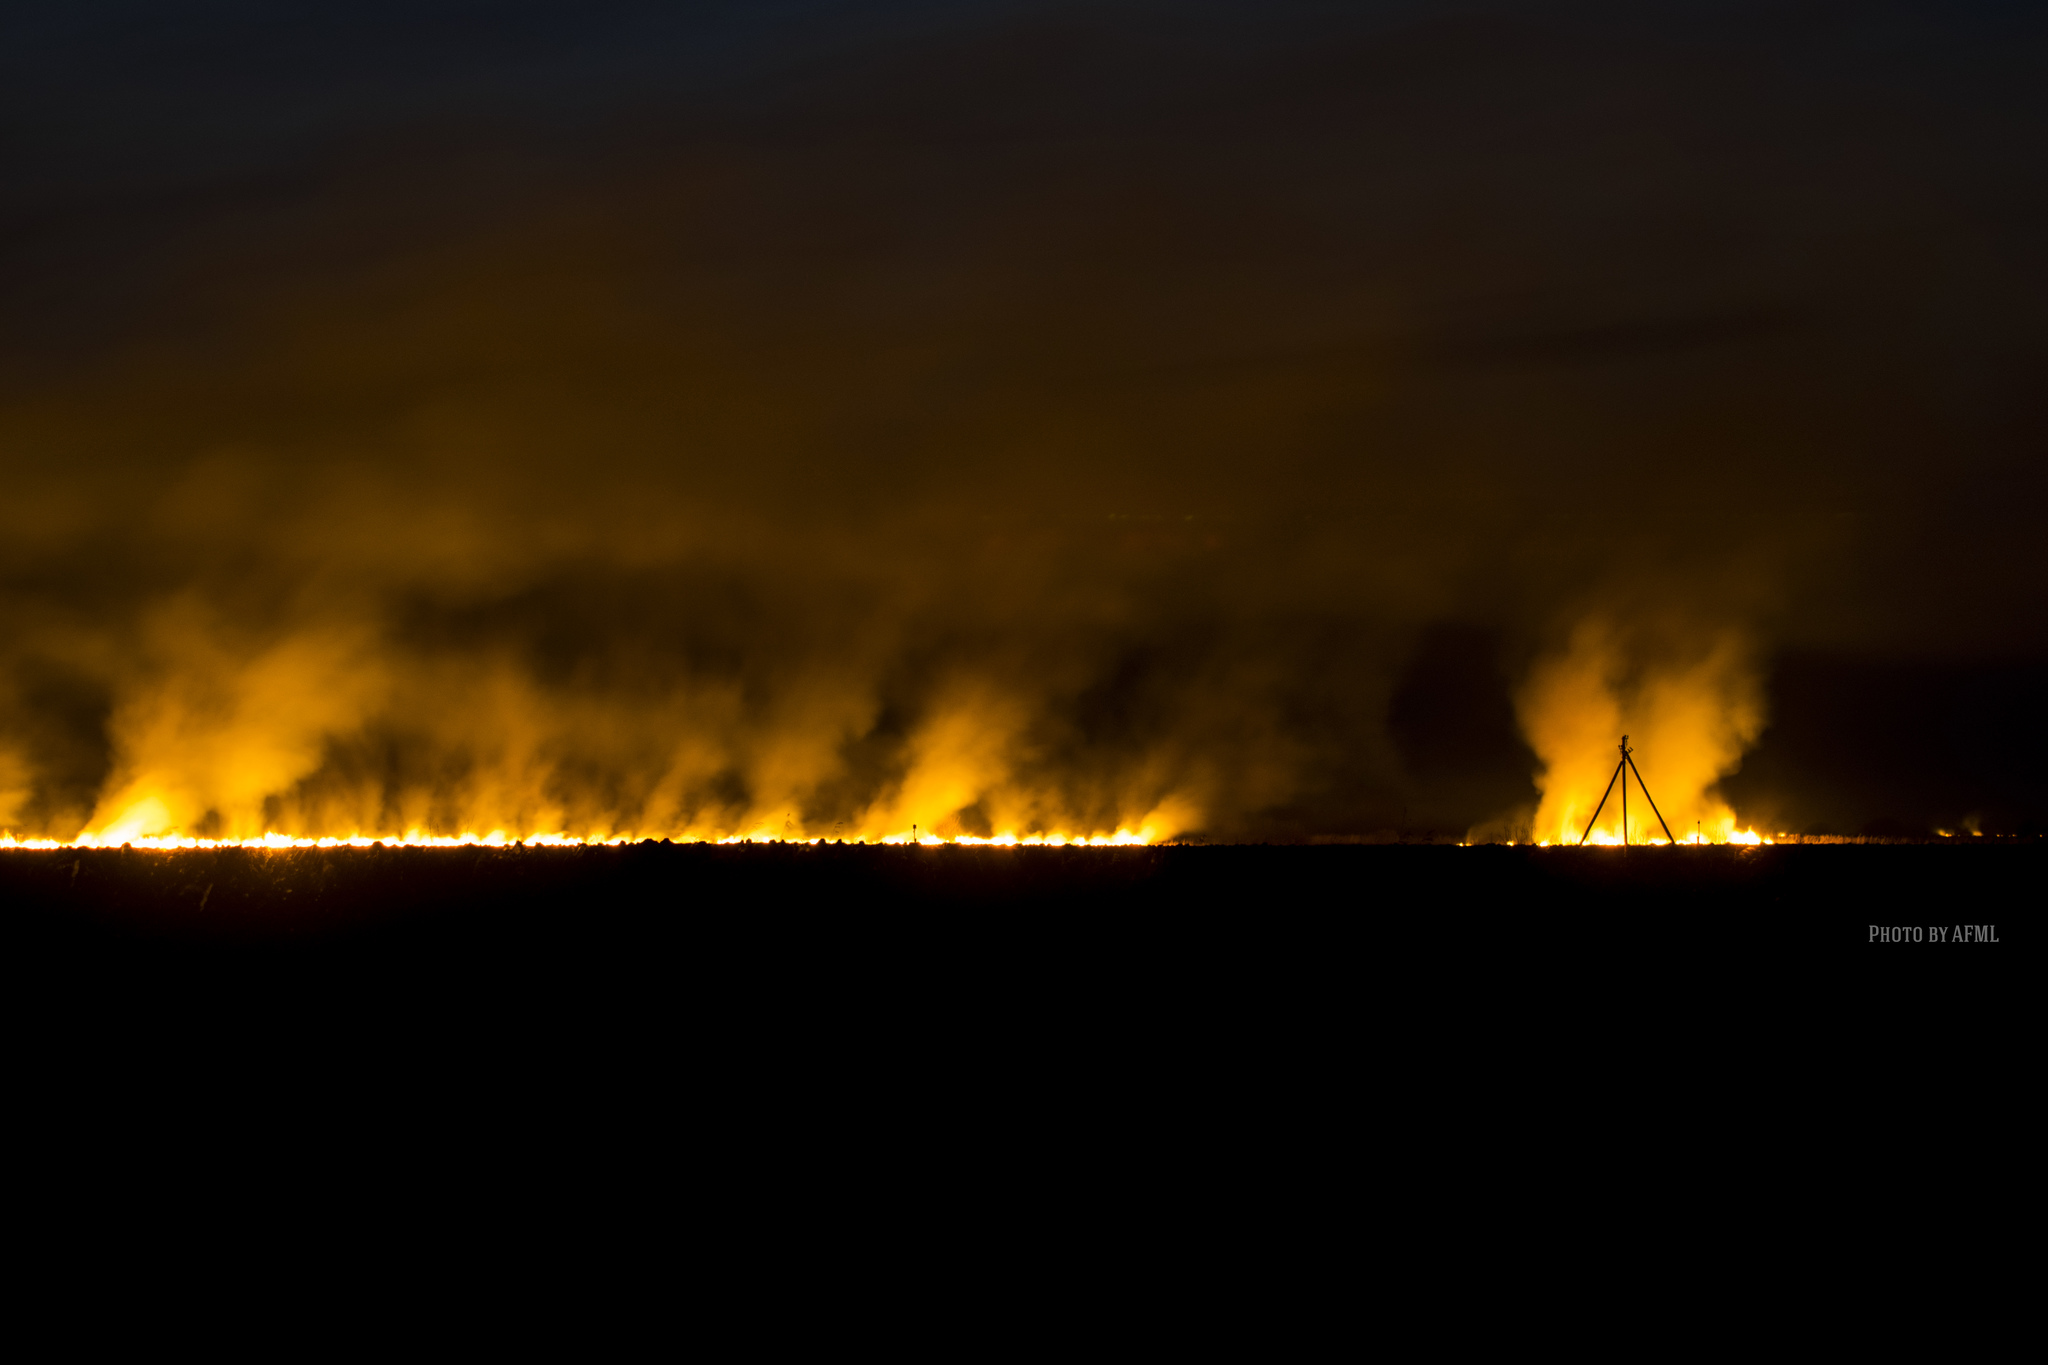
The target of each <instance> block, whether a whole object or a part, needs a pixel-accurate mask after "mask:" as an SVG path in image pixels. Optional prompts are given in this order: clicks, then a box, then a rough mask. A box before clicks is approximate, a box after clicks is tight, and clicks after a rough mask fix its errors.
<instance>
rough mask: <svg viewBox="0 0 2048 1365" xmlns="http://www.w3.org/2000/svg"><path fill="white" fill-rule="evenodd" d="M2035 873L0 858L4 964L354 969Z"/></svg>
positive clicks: (1671, 856) (1080, 950)
mask: <svg viewBox="0 0 2048 1365" xmlns="http://www.w3.org/2000/svg"><path fill="white" fill-rule="evenodd" d="M2044 871H2048V845H2044V844H2043V843H2042V842H2041V841H2037V840H2036V841H2027V842H2023V843H2014V842H1997V843H1990V844H1982V845H1974V844H1973V845H1965V846H1961V847H1956V846H1945V845H1899V846H1877V845H1865V846H1853V845H1839V846H1818V847H1813V846H1798V847H1774V848H1752V849H1740V848H1725V847H1724V848H1705V849H1690V848H1679V849H1656V848H1646V849H1633V850H1629V851H1627V852H1622V851H1619V850H1614V849H1583V850H1580V849H1534V848H1508V847H1476V848H1459V847H1452V846H1444V845H1433V846H1323V847H1299V846H1256V847H1251V846H1235V847H1232V846H1214V847H1167V848H1138V849H1028V848H1017V849H986V848H983V849H975V848H954V847H941V848H887V847H854V846H805V845H774V844H767V845H744V846H725V847H718V846H707V845H669V844H655V843H644V844H639V845H630V846H620V847H612V848H569V849H550V848H534V849H524V848H508V849H487V848H463V849H407V848H373V849H335V850H301V851H257V850H219V851H191V852H183V853H157V852H147V851H137V850H125V849H122V850H94V851H85V852H70V851H67V852H12V853H9V854H7V855H5V856H0V904H4V906H5V912H4V923H5V929H6V935H7V939H8V941H9V944H10V946H11V948H12V950H13V952H12V955H13V957H14V960H15V962H16V963H17V965H20V964H22V963H24V962H33V961H43V962H51V963H55V962H66V961H68V962H73V963H92V962H98V961H115V960H120V961H156V960H162V961H172V960H177V961H180V962H182V963H186V964H188V965H193V966H203V965H213V964H219V963H250V964H253V963H257V962H262V961H274V962H277V963H292V964H296V965H297V966H299V967H300V968H317V967H319V966H321V965H323V964H332V965H334V966H335V967H336V968H337V969H338V970H339V969H342V968H344V967H345V969H346V970H347V971H349V972H353V973H365V972H366V973H372V974H377V973H390V972H403V971H406V970H409V969H412V968H415V967H417V968H420V969H422V970H431V971H434V972H449V971H454V970H456V969H455V967H454V966H453V965H451V964H456V963H463V962H467V963H496V964H501V965H503V964H513V963H517V964H521V966H522V967H523V968H525V969H531V970H557V969H560V970H567V969H569V968H570V967H572V966H573V967H574V968H575V969H576V970H577V971H580V972H584V973H589V974H594V975H595V976H596V977H598V978H605V979H609V978H613V977H617V978H620V979H623V978H627V977H631V978H634V979H647V980H657V981H658V980H662V979H666V978H667V977H669V976H670V975H673V976H674V977H675V978H676V979H678V980H682V979H686V978H690V977H692V976H695V975H699V974H702V973H704V972H707V971H715V964H717V963H719V962H720V961H729V962H731V963H732V964H734V965H735V966H738V965H742V964H744V965H748V966H751V967H755V968H765V967H766V964H768V963H769V962H772V961H774V960H777V959H781V960H784V961H787V962H790V963H797V962H801V961H804V960H808V959H817V958H820V957H823V958H836V959H837V960H839V961H841V962H843V963H844V964H845V965H846V966H847V967H848V969H854V968H856V967H859V968H863V969H873V970H880V971H885V972H893V971H897V970H901V969H902V968H903V966H904V964H906V963H912V962H916V963H928V964H931V965H932V966H933V967H934V969H936V970H942V971H947V972H954V973H959V972H972V971H975V970H986V971H997V972H1000V971H1003V970H1007V969H1011V968H1016V969H1020V970H1021V969H1024V968H1025V967H1027V966H1028V965H1029V964H1034V963H1036V964H1040V965H1043V966H1045V967H1047V968H1048V969H1053V970H1058V971H1085V970H1088V969H1089V967H1090V965H1091V964H1097V965H1100V964H1106V963H1108V962H1111V961H1118V960H1123V961H1129V962H1133V963H1135V962H1141V961H1142V962H1152V963H1165V962H1169V961H1181V962H1199V963H1201V964H1203V965H1204V966H1205V968H1206V969H1209V970H1224V971H1227V970H1229V969H1230V968H1231V967H1232V966H1233V965H1235V964H1239V963H1249V962H1258V963H1262V964H1265V965H1266V966H1267V967H1270V968H1272V969H1274V970H1289V969H1298V970H1300V971H1303V972H1307V973H1339V974H1341V973H1342V972H1344V971H1347V970H1356V971H1358V972H1360V973H1364V974H1371V973H1372V972H1375V971H1385V970H1387V968H1388V967H1389V965H1390V964H1392V963H1397V962H1400V961H1403V960H1406V961H1410V962H1414V963H1418V964H1421V963H1438V964H1441V963H1446V962H1451V961H1459V960H1471V961H1485V960H1496V961H1498V960H1521V961H1527V962H1548V963H1552V964H1555V965H1558V966H1560V967H1576V966H1582V965H1584V964H1588V963H1592V962H1596V961H1597V962H1599V963H1603V964H1612V965H1614V966H1615V967H1617V968H1623V969H1626V970H1629V971H1631V972H1641V971H1643V970H1645V969H1647V968H1648V967H1649V965H1650V964H1652V963H1661V964H1664V966H1665V967H1666V968H1667V969H1681V970H1682V969H1683V968H1684V966H1685V964H1687V963H1692V962H1697V963H1709V962H1714V963H1722V964H1731V963H1732V964H1736V965H1741V964H1753V965H1754V966H1756V967H1757V968H1758V969H1759V970H1766V969H1769V967H1770V966H1771V964H1774V963H1775V964H1785V965H1789V964H1795V963H1797V964H1808V965H1812V966H1815V967H1823V966H1845V967H1846V966H1850V965H1852V964H1854V965H1856V966H1859V967H1860V966H1862V965H1864V964H1869V963H1873V962H1899V961H1911V962H1915V963H1927V962H1931V961H1935V960H1940V961H1942V962H1952V961H1953V962H1960V961H1968V962H1970V963H1973V964H1977V966H1978V967H1981V966H1982V965H1983V964H1986V963H1989V962H1992V961H2010V960H2012V959H2013V958H2014V956H2015V955H2016V954H2019V953H2022V952H2025V951H2027V949H2028V946H2029V944H2030V943H2031V942H2032V940H2033V938H2034V932H2033V931H2034V925H2035V921H2036V919H2037V918H2038V915H2039V904H2040V901H2041V890H2042V883H2043V875H2042V874H2043V873H2044ZM1959 926H1960V927H1961V932H1960V937H1961V939H1962V940H1963V941H1961V942H1957V941H1955V940H1956V938H1957V937H1958V927H1959ZM1901 930H1903V931H1905V933H1904V934H1903V935H1901V933H1900V932H1899V931H1901ZM1936 931H1940V937H1941V938H1943V939H1944V940H1946V941H1943V942H1936V941H1935V938H1936ZM1916 932H1917V934H1918V935H1919V938H1918V940H1917V941H1916V940H1915V937H1914V935H1915V933H1916ZM453 984H459V983H456V982H453V981H451V985H453Z"/></svg>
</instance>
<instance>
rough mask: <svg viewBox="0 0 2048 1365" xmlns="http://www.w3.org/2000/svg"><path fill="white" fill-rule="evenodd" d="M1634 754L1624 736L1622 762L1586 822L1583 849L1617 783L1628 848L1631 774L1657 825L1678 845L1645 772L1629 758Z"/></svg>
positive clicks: (1623, 841) (1581, 839) (1624, 844)
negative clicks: (1646, 780)
mask: <svg viewBox="0 0 2048 1365" xmlns="http://www.w3.org/2000/svg"><path fill="white" fill-rule="evenodd" d="M1633 752H1634V750H1632V749H1630V748H1629V747H1628V736H1627V735H1623V736H1622V737H1621V762H1619V763H1617V764H1615V765H1614V776H1612V777H1610V778H1608V779H1607V790H1606V791H1604V792H1602V793H1601V794H1600V804H1599V805H1597V806H1595V807H1593V818H1592V819H1591V820H1588V821H1587V822H1586V832H1585V833H1584V834H1581V835H1580V836H1579V844H1580V846H1581V847H1584V845H1585V842H1586V840H1588V839H1590V838H1592V837H1593V826H1595V825H1597V824H1599V823H1600V812H1601V811H1603V810H1606V809H1607V798H1608V797H1610V796H1612V795H1614V784H1615V783H1616V782H1619V783H1621V846H1622V847H1623V848H1627V847H1628V775H1629V774H1630V773H1634V774H1635V775H1636V785H1637V786H1638V787H1641V788H1642V789H1643V799H1644V800H1645V801H1648V802H1649V803H1650V809H1651V810H1652V811H1654V812H1655V813H1656V816H1657V823H1658V824H1659V825H1663V826H1664V837H1665V838H1666V839H1671V842H1672V844H1673V845H1676V844H1677V843H1678V840H1676V839H1672V838H1671V826H1669V825H1665V824H1664V812H1663V811H1661V810H1657V798H1656V797H1654V796H1652V795H1650V784H1649V783H1647V782H1645V781H1643V770H1642V769H1641V768H1638V767H1637V766H1636V761H1635V760H1634V759H1632V758H1630V757H1629V755H1630V754H1631V753H1633Z"/></svg>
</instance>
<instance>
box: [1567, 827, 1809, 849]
mask: <svg viewBox="0 0 2048 1365" xmlns="http://www.w3.org/2000/svg"><path fill="white" fill-rule="evenodd" d="M1580 842H1581V839H1580V836H1579V833H1578V831H1576V830H1574V829H1571V828H1570V827H1567V828H1566V829H1565V831H1564V837H1563V838H1562V839H1558V840H1556V841H1554V842H1553V841H1552V840H1549V839H1538V840H1537V841H1536V847H1538V848H1552V847H1558V846H1571V847H1576V846H1577V845H1578V844H1579V843H1580ZM1583 842H1585V843H1588V844H1596V845H1598V846H1600V847H1601V848H1620V847H1621V836H1620V835H1619V834H1614V833H1610V832H1609V831H1607V830H1604V829H1596V830H1594V831H1593V832H1592V833H1591V834H1589V835H1587V836H1585V838H1584V841H1583ZM1776 842H1777V840H1775V839H1766V838H1764V837H1763V836H1761V835H1759V834H1758V833H1757V832H1756V831H1755V830H1753V829H1734V828H1730V829H1728V830H1725V831H1722V832H1721V833H1720V837H1718V838H1716V837H1715V836H1713V835H1710V834H1707V833H1705V832H1704V831H1702V830H1694V831H1693V832H1692V833H1691V834H1688V835H1686V836H1685V837H1684V838H1683V839H1680V840H1679V841H1678V847H1680V848H1710V847H1715V846H1726V845H1729V844H1735V845H1739V846H1745V847H1755V846H1759V845H1763V844H1775V843H1776ZM1630 846H1631V847H1634V848H1646V847H1647V848H1670V847H1671V842H1670V841H1669V840H1667V839H1635V840H1631V841H1630Z"/></svg>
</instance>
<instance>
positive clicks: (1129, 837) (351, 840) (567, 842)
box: [0, 829, 1161, 852]
mask: <svg viewBox="0 0 2048 1365" xmlns="http://www.w3.org/2000/svg"><path fill="white" fill-rule="evenodd" d="M641 842H645V840H644V839H643V838H639V837H634V836H629V835H623V834H615V835H608V836H607V835H590V836H588V837H578V836H576V835H573V834H529V835H526V836H525V837H523V838H515V837H513V836H511V835H508V834H506V833H505V831H504V830H501V829H500V830H492V831H491V832H490V833H489V834H475V833H468V834H455V835H448V834H425V833H422V832H420V831H419V830H411V831H408V832H407V833H406V834H405V835H403V836H398V835H385V836H382V837H373V836H369V835H363V834H351V835H349V836H347V837H346V838H337V837H334V836H326V837H322V838H317V839H316V838H307V837H299V836H294V835H289V834H277V833H269V834H264V835H262V836H261V837H258V838H253V839H201V838H198V837H196V836H193V835H175V834H164V835H134V836H130V837H127V838H121V837H115V836H108V837H105V838H102V837H100V836H99V835H95V834H89V833H88V834H81V835H79V836H78V837H77V838H76V839H71V840H68V841H67V840H63V839H17V838H15V837H14V836H13V835H12V834H0V851H4V850H7V849H33V850H44V851H51V850H67V851H68V850H72V849H104V848H134V849H145V850H149V851H153V852H179V851H183V850H187V849H215V848H246V849H305V848H618V847H621V846H624V845H627V844H637V843H641ZM663 842H673V843H684V844H718V845H731V844H790V845H796V844H802V845H805V846H816V845H819V844H837V843H845V844H855V845H874V846H877V847H898V848H902V847H922V848H946V847H954V848H1144V847H1148V846H1151V845H1154V844H1157V843H1159V842H1161V840H1160V839H1159V838H1157V837H1156V836H1155V835H1154V834H1153V832H1152V831H1150V830H1145V831H1138V832H1133V831H1131V830H1128V829H1120V830H1118V831H1117V832H1116V833H1114V834H1093V835H1069V834H1065V833H1054V834H1027V835H1021V836H1020V835H1016V834H999V835H996V836H994V837H993V838H987V839H982V838H976V837H974V836H972V835H965V834H963V835H956V836H955V837H953V838H950V839H942V838H940V837H939V836H938V835H936V834H914V833H911V832H905V833H902V834H891V835H885V836H883V837H882V838H879V839H866V838H853V839H845V840H840V839H826V838H823V837H816V838H808V839H802V838H798V839H792V838H783V837H777V836H775V835H772V834H770V833H768V832H766V831H762V832H759V833H756V834H750V835H742V834H731V835H727V836H725V837H724V838H721V839H693V838H683V839H673V840H667V839H665V840H663Z"/></svg>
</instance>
